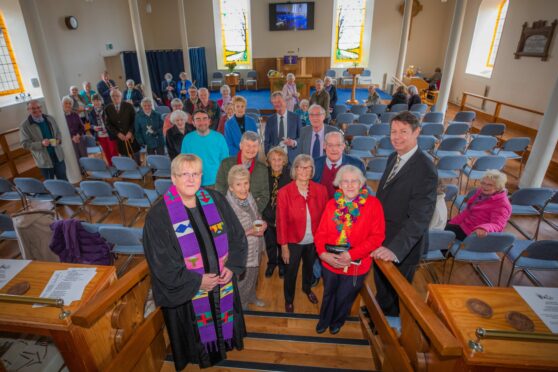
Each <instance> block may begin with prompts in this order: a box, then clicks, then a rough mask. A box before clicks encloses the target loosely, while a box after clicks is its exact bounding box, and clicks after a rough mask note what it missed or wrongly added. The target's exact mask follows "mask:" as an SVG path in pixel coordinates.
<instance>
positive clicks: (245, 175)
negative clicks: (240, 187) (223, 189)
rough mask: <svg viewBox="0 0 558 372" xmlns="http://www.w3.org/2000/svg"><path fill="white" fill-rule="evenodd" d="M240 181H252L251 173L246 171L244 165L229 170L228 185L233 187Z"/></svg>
mask: <svg viewBox="0 0 558 372" xmlns="http://www.w3.org/2000/svg"><path fill="white" fill-rule="evenodd" d="M238 179H247V180H248V181H250V172H249V171H248V169H246V167H245V166H244V164H237V165H234V166H233V167H232V168H231V169H229V174H228V175H227V183H228V184H229V187H231V186H232V184H233V182H234V181H236V180H238Z"/></svg>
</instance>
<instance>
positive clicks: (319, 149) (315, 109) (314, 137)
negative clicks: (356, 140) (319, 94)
mask: <svg viewBox="0 0 558 372" xmlns="http://www.w3.org/2000/svg"><path fill="white" fill-rule="evenodd" d="M308 117H309V119H310V125H309V126H307V127H304V128H302V129H301V130H300V137H299V139H298V141H297V150H298V151H297V154H308V155H311V156H312V157H313V158H314V159H317V158H319V157H320V156H323V155H324V149H325V135H326V134H328V133H329V132H335V131H337V132H338V131H339V130H338V129H337V128H335V127H334V126H331V125H326V124H324V120H325V117H326V112H325V110H324V108H323V107H322V106H320V105H317V104H313V105H312V106H310V108H309V109H308Z"/></svg>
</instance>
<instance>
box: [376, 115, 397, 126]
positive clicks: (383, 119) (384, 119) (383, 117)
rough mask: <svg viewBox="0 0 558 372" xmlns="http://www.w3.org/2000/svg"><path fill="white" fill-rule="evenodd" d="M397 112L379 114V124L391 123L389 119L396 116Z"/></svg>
mask: <svg viewBox="0 0 558 372" xmlns="http://www.w3.org/2000/svg"><path fill="white" fill-rule="evenodd" d="M397 114H398V113H397V112H384V113H382V114H380V122H381V123H387V124H389V123H391V119H393V118H394V117H396V116H397Z"/></svg>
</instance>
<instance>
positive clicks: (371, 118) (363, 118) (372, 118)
mask: <svg viewBox="0 0 558 372" xmlns="http://www.w3.org/2000/svg"><path fill="white" fill-rule="evenodd" d="M358 122H359V123H362V124H369V125H374V124H376V123H377V122H378V115H376V114H372V113H369V112H367V113H364V114H361V115H360V116H359V117H358Z"/></svg>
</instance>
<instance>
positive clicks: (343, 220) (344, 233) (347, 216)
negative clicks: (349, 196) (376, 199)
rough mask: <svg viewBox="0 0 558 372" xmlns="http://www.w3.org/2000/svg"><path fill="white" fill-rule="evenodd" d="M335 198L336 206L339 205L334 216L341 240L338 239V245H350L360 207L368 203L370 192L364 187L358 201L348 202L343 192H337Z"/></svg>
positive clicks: (357, 198)
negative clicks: (352, 230) (350, 237)
mask: <svg viewBox="0 0 558 372" xmlns="http://www.w3.org/2000/svg"><path fill="white" fill-rule="evenodd" d="M333 198H334V199H335V204H336V205H337V208H336V209H335V212H334V214H333V221H334V222H335V227H336V229H337V231H338V232H339V238H338V239H337V242H336V244H337V245H350V243H349V236H350V235H351V229H352V228H353V224H354V223H355V222H356V221H357V219H358V217H359V216H360V206H361V205H364V203H366V199H367V198H368V190H367V189H366V186H365V187H363V188H362V189H361V190H360V192H359V194H358V196H357V197H356V199H354V200H352V201H346V200H345V195H344V194H343V191H341V190H337V191H336V192H335V194H334V196H333Z"/></svg>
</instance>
